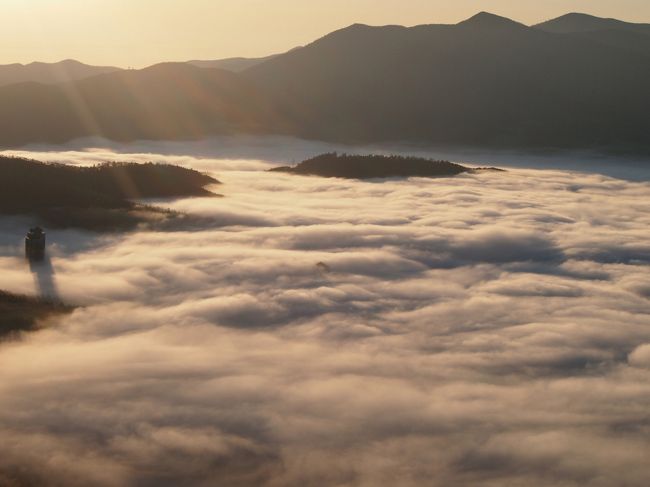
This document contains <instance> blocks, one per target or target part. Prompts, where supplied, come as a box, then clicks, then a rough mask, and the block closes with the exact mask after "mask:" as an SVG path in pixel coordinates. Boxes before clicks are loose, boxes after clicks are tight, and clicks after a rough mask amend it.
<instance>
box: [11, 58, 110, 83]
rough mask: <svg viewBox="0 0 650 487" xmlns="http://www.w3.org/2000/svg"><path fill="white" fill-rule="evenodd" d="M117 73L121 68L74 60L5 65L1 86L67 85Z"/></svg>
mask: <svg viewBox="0 0 650 487" xmlns="http://www.w3.org/2000/svg"><path fill="white" fill-rule="evenodd" d="M115 71H120V68H116V67H113V66H90V65H88V64H84V63H80V62H79V61H75V60H73V59H66V60H64V61H60V62H58V63H40V62H34V63H30V64H5V65H0V86H7V85H11V84H15V83H26V82H35V83H48V84H49V83H66V82H70V81H77V80H80V79H84V78H90V77H91V76H97V75H99V74H106V73H112V72H115Z"/></svg>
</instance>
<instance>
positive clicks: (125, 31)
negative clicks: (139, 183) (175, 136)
mask: <svg viewBox="0 0 650 487" xmlns="http://www.w3.org/2000/svg"><path fill="white" fill-rule="evenodd" d="M405 4H406V5H405ZM481 10H487V11H490V12H493V13H496V14H499V15H504V16H507V17H510V18H513V19H514V20H518V21H520V22H524V23H527V24H533V23H536V22H540V21H543V20H546V19H549V18H551V17H555V16H559V15H562V14H564V13H567V12H571V11H581V12H587V13H591V14H593V15H598V16H604V17H616V18H621V19H623V20H628V21H634V22H650V2H648V1H647V0H545V1H543V2H540V1H538V0H493V1H489V0H455V1H453V2H449V1H447V0H407V1H406V2H405V1H404V0H309V1H298V0H272V1H270V0H184V1H180V0H138V1H137V2H134V1H133V0H57V1H55V0H29V1H25V0H3V2H2V29H0V63H2V64H4V63H13V62H21V63H26V62H31V61H34V60H40V61H50V62H51V61H58V60H61V59H64V58H75V59H79V60H81V61H84V62H87V63H92V64H109V65H119V66H135V67H141V66H145V65H149V64H153V63H156V62H161V61H168V60H177V61H181V60H188V59H216V58H222V57H231V56H263V55H267V54H271V53H276V52H282V51H285V50H288V49H291V48H292V47H295V46H297V45H302V44H305V43H308V42H311V41H312V40H314V39H316V38H318V37H320V36H322V35H324V34H326V33H328V32H331V31H332V30H335V29H338V28H341V27H344V26H346V25H349V24H352V23H355V22H362V23H368V24H373V25H374V24H376V25H383V24H403V25H415V24H422V23H456V22H458V21H460V20H463V19H465V18H467V17H469V16H471V15H473V14H475V13H477V12H479V11H481Z"/></svg>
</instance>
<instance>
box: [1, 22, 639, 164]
mask: <svg viewBox="0 0 650 487" xmlns="http://www.w3.org/2000/svg"><path fill="white" fill-rule="evenodd" d="M649 61H650V25H648V24H632V23H626V22H622V21H618V20H614V19H601V18H597V17H593V16H588V15H584V14H569V15H566V16H563V17H560V18H558V19H554V20H550V21H548V22H544V23H541V24H538V25H535V26H526V25H523V24H520V23H518V22H515V21H512V20H509V19H506V18H503V17H499V16H496V15H492V14H488V13H480V14H478V15H476V16H474V17H472V18H470V19H468V20H466V21H464V22H461V23H459V24H456V25H420V26H415V27H410V28H407V27H402V26H382V27H371V26H367V25H362V24H355V25H352V26H349V27H347V28H344V29H341V30H339V31H336V32H333V33H331V34H329V35H327V36H325V37H323V38H321V39H318V40H317V41H315V42H313V43H311V44H309V45H307V46H305V47H302V48H297V49H294V50H292V51H289V52H287V53H284V54H280V55H276V56H270V57H267V58H259V59H243V58H235V59H227V60H220V61H191V62H189V63H166V64H161V65H156V66H152V67H150V68H146V69H143V70H118V69H116V68H101V67H98V68H93V67H90V66H86V67H85V69H84V70H81V69H79V70H74V76H73V75H72V74H68V75H66V76H67V78H53V77H52V76H51V75H47V76H44V77H43V78H41V79H39V78H38V77H32V78H29V79H24V80H23V81H25V82H8V81H7V80H9V79H12V78H10V77H9V76H6V77H5V76H4V72H5V71H4V69H5V68H6V67H0V113H1V114H2V115H3V117H1V118H0V145H3V146H16V145H23V144H27V143H30V142H49V143H60V142H65V141H68V140H70V139H73V138H76V137H82V136H89V135H101V136H104V137H108V138H110V139H114V140H122V141H126V140H135V139H193V138H200V137H204V136H208V135H213V134H230V133H254V134H283V135H294V136H299V137H305V138H312V139H319V140H326V141H339V142H350V143H357V142H363V143H370V142H396V141H400V142H415V143H423V144H436V145H462V146H476V147H485V148H492V147H495V148H535V149H538V148H539V149H542V148H563V149H601V150H622V151H629V152H643V153H649V152H650V139H649V138H648V137H647V134H648V133H650V113H649V110H648V109H647V107H648V106H650V90H649V89H648V86H650V62H649ZM82 66H85V65H82ZM91 68H92V69H95V70H100V72H98V73H94V72H92V69H91ZM67 72H69V73H72V72H73V70H68V71H67ZM14 76H15V75H14ZM25 76H26V75H25ZM13 79H16V78H15V77H14V78H13Z"/></svg>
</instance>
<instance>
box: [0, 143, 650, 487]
mask: <svg viewBox="0 0 650 487" xmlns="http://www.w3.org/2000/svg"><path fill="white" fill-rule="evenodd" d="M23 155H30V156H32V157H34V158H36V159H40V160H58V161H66V162H68V163H72V164H89V163H94V162H98V161H102V160H116V159H117V160H129V161H131V160H135V161H146V160H154V161H168V162H172V163H178V164H182V165H185V166H188V167H194V168H197V169H200V170H202V171H208V172H210V173H211V174H213V175H214V176H215V177H216V178H217V179H219V180H220V181H222V182H223V185H221V186H216V187H215V188H213V189H214V191H216V192H218V193H220V194H222V195H223V196H224V198H203V199H202V198H200V199H185V200H180V201H175V202H156V204H160V205H162V206H165V207H171V208H174V209H176V210H180V211H183V212H187V213H188V214H189V215H191V216H193V217H194V218H191V219H189V220H188V221H187V222H185V223H184V224H183V226H179V227H178V228H171V229H169V231H166V232H159V233H158V232H134V233H129V234H121V235H95V234H90V233H85V232H80V231H49V233H48V238H49V241H50V244H51V249H50V255H49V261H48V262H47V263H46V265H45V266H44V267H42V268H40V269H33V268H32V269H30V267H29V265H28V264H27V263H26V262H25V261H24V258H23V257H22V255H21V238H22V237H23V235H24V232H25V230H26V228H28V226H29V225H30V224H31V223H32V222H31V221H29V219H27V218H22V219H17V218H7V217H4V218H0V289H5V290H9V291H12V292H16V293H29V294H38V293H41V294H44V295H52V294H54V295H56V296H58V297H60V298H61V299H63V300H65V301H66V302H69V303H73V304H77V305H81V306H82V307H80V308H79V309H77V310H76V311H75V312H74V313H73V314H72V315H71V316H67V317H64V318H59V319H56V320H54V321H52V322H51V323H49V326H48V327H47V328H46V329H44V330H43V331H39V332H37V333H33V334H30V335H27V336H25V337H24V338H23V339H21V340H18V341H8V342H4V343H2V344H0V398H1V399H0V438H1V441H0V485H34V484H45V485H56V486H59V485H60V486H70V487H75V486H88V485H93V486H107V487H108V486H124V485H126V486H129V485H132V486H166V485H169V486H176V485H197V486H212V485H229V486H237V485H242V486H244V485H246V486H248V485H267V486H274V487H275V486H287V485H288V486H323V485H337V486H368V487H374V486H395V485H399V486H419V485H432V486H441V487H442V486H450V485H485V486H502V485H522V486H523V485H526V486H540V487H541V486H547V485H561V486H583V485H593V486H602V487H609V486H612V485H628V486H642V485H646V484H647V479H648V478H649V477H650V465H649V464H648V458H649V457H650V440H649V438H650V415H649V410H650V272H648V271H649V266H648V265H649V264H650V241H649V240H648V228H650V212H648V201H650V183H647V182H628V181H623V180H617V179H611V178H608V177H606V176H602V175H596V174H585V173H572V172H562V171H557V170H554V171H551V170H547V171H537V170H530V169H509V170H508V172H505V173H479V174H472V175H462V176H458V177H455V178H444V179H410V180H388V181H383V182H379V181H369V182H359V181H346V180H337V179H319V178H307V177H299V176H291V175H285V174H278V173H266V172H264V170H265V169H267V168H269V167H271V166H272V164H273V163H270V162H264V160H262V159H264V158H263V157H261V156H260V157H259V158H258V159H259V160H242V159H241V158H237V159H238V160H228V159H210V158H206V157H204V158H195V157H192V156H182V155H174V156H162V155H152V154H115V153H113V152H111V151H109V150H97V151H93V152H84V151H77V152H68V153H51V152H50V153H31V154H28V153H23ZM268 160H272V161H275V162H281V161H278V158H277V157H275V156H274V157H269V158H268ZM283 162H284V163H286V162H290V160H289V161H286V160H285V161H283Z"/></svg>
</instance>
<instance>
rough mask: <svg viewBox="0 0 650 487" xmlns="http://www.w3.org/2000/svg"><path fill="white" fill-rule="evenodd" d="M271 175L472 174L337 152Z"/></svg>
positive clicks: (417, 161) (449, 165)
mask: <svg viewBox="0 0 650 487" xmlns="http://www.w3.org/2000/svg"><path fill="white" fill-rule="evenodd" d="M272 171H278V172H287V173H291V174H301V175H305V176H323V177H336V178H350V179H370V178H391V177H441V176H455V175H457V174H462V173H465V172H470V171H472V170H471V169H470V168H467V167H465V166H461V165H460V164H455V163H453V162H449V161H435V160H431V159H424V158H419V157H404V156H395V155H351V154H338V153H336V152H332V153H328V154H321V155H319V156H316V157H313V158H311V159H307V160H306V161H303V162H301V163H300V164H298V165H297V166H294V167H289V166H284V167H278V168H274V169H272Z"/></svg>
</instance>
